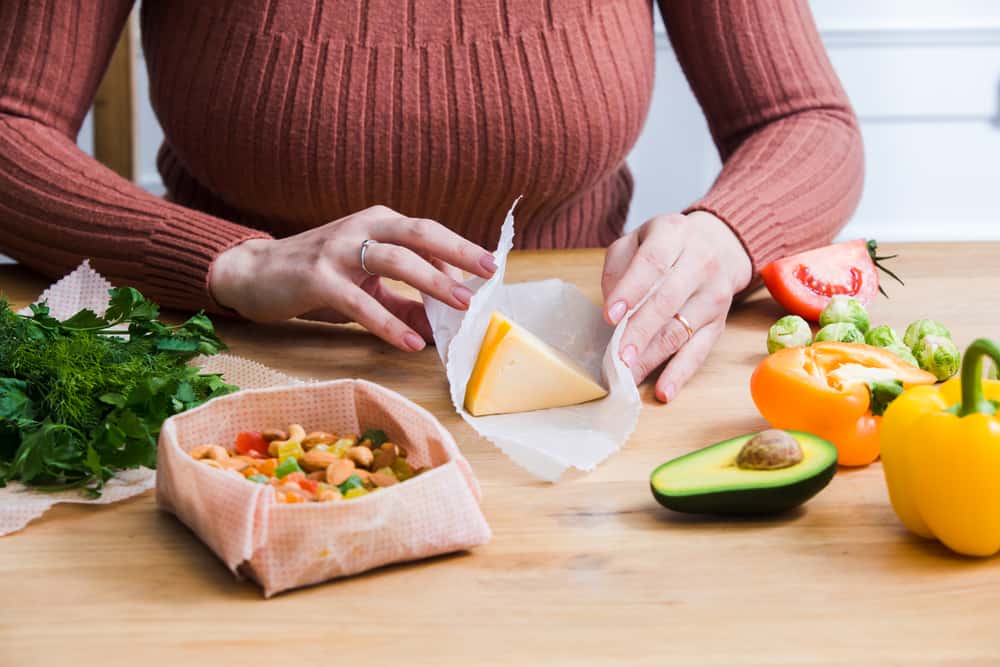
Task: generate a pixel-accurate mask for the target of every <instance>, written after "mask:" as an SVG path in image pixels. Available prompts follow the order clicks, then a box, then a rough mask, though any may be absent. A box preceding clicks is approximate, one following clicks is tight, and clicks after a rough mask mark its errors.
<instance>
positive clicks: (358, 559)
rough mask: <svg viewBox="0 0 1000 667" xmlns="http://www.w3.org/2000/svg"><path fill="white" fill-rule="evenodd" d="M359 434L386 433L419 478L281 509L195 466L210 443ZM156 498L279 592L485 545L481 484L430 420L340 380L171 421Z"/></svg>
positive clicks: (247, 487)
mask: <svg viewBox="0 0 1000 667" xmlns="http://www.w3.org/2000/svg"><path fill="white" fill-rule="evenodd" d="M293 423H299V424H302V425H303V426H305V428H306V429H307V430H310V429H311V430H324V431H332V432H335V433H360V432H361V431H363V430H364V429H368V428H380V429H382V430H384V431H385V432H386V434H387V435H388V436H389V438H390V440H392V441H393V442H395V443H397V444H399V445H400V446H401V447H404V448H405V449H406V450H407V452H408V456H409V459H408V460H409V461H410V462H411V463H412V464H413V465H414V466H417V467H426V466H431V467H432V468H433V469H432V470H428V471H426V472H424V473H422V474H420V475H419V476H418V477H415V478H413V479H410V480H407V481H406V482H403V483H401V484H397V485H395V486H391V487H388V488H384V489H380V490H379V491H377V492H375V493H372V494H370V495H366V496H361V497H359V498H354V499H351V500H342V501H334V502H326V503H301V504H284V503H278V502H277V500H276V498H275V495H274V489H273V488H271V487H270V486H268V485H265V484H255V483H252V482H248V481H246V480H244V479H239V478H237V477H236V476H234V475H232V474H230V473H228V472H226V471H223V470H218V469H215V468H211V467H209V466H206V465H204V464H201V463H198V462H197V461H195V460H194V459H192V458H191V457H190V456H189V455H188V454H187V451H188V450H190V449H193V448H194V447H196V446H198V445H201V444H205V443H217V444H221V445H224V446H228V445H229V444H230V443H232V442H233V440H234V438H235V436H236V434H237V433H239V432H240V431H246V430H255V429H256V430H260V429H265V428H283V427H284V426H286V425H288V424H293ZM158 452H159V454H158V456H159V460H158V464H157V479H156V500H157V503H158V504H159V506H160V507H161V508H162V509H164V510H166V511H168V512H171V513H173V514H175V515H176V516H177V518H179V519H180V520H181V521H183V522H184V523H185V524H186V525H187V526H188V527H189V528H191V530H193V531H194V532H195V534H197V535H198V537H200V538H201V540H202V541H203V542H205V544H207V545H208V547H209V548H210V549H212V551H214V552H215V553H216V555H218V556H219V558H221V559H222V561H223V562H224V563H225V564H226V566H227V567H228V568H229V569H230V570H232V571H233V573H234V574H236V575H237V576H240V575H241V574H244V575H246V576H248V577H250V578H251V579H253V580H254V581H256V582H257V583H258V584H259V585H260V586H261V588H262V589H263V591H264V595H265V596H267V597H270V596H271V595H273V594H274V593H277V592H280V591H284V590H287V589H290V588H296V587H299V586H307V585H309V584H315V583H319V582H321V581H326V580H327V579H333V578H336V577H343V576H347V575H351V574H357V573H359V572H364V571H365V570H370V569H372V568H374V567H378V566H380V565H386V564H389V563H399V562H403V561H409V560H416V559H419V558H426V557H428V556H435V555H438V554H444V553H449V552H452V551H460V550H464V549H469V548H471V547H474V546H477V545H480V544H485V543H486V542H488V541H489V539H490V537H491V532H490V528H489V525H488V524H487V523H486V519H485V517H484V516H483V513H482V510H481V509H480V507H479V500H480V490H479V483H478V481H477V480H476V478H475V475H473V473H472V469H471V467H470V466H469V463H468V461H466V460H465V457H463V456H462V454H461V452H459V450H458V446H457V445H456V444H455V440H454V438H452V437H451V434H449V433H448V432H447V431H446V430H445V429H444V427H443V426H442V425H441V423H440V422H438V420H437V419H435V418H434V416H433V415H431V414H430V413H429V412H427V411H426V410H424V409H423V408H421V407H420V406H418V405H416V404H415V403H413V402H412V401H410V400H408V399H406V398H404V397H403V396H401V395H399V394H397V393H396V392H393V391H390V390H388V389H385V388H384V387H381V386H379V385H377V384H374V383H371V382H366V381H364V380H334V381H331V382H320V383H314V384H303V385H296V386H289V387H272V388H267V389H251V390H245V391H241V392H238V393H235V394H232V395H230V396H223V397H221V398H217V399H215V400H213V401H210V402H209V403H206V404H205V405H203V406H201V407H198V408H195V409H194V410H190V411H188V412H184V413H182V414H179V415H175V416H174V417H171V418H170V419H168V420H166V421H165V422H164V424H163V428H162V430H161V432H160V441H159V449H158Z"/></svg>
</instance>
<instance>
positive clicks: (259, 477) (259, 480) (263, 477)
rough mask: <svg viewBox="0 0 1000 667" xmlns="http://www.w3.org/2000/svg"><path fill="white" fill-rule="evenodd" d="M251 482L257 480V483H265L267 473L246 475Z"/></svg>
mask: <svg viewBox="0 0 1000 667" xmlns="http://www.w3.org/2000/svg"><path fill="white" fill-rule="evenodd" d="M247 479H248V480H250V481H251V482H257V483H258V484H267V481H268V480H267V475H250V476H249V477H247Z"/></svg>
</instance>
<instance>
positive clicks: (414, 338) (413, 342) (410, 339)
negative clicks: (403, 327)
mask: <svg viewBox="0 0 1000 667" xmlns="http://www.w3.org/2000/svg"><path fill="white" fill-rule="evenodd" d="M403 343H405V344H406V347H408V348H410V349H411V350H412V351H414V352H419V351H420V350H422V349H424V346H425V345H426V343H425V342H424V339H423V338H421V337H420V336H418V335H417V334H415V333H413V332H412V331H407V332H406V333H405V334H403Z"/></svg>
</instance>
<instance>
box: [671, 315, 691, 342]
mask: <svg viewBox="0 0 1000 667" xmlns="http://www.w3.org/2000/svg"><path fill="white" fill-rule="evenodd" d="M674 319H675V320H677V321H678V322H680V323H681V324H682V325H684V331H687V333H688V340H691V337H692V336H694V329H692V328H691V323H690V322H688V321H687V318H686V317H684V316H683V315H681V314H680V313H676V314H674Z"/></svg>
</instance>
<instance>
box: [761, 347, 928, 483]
mask: <svg viewBox="0 0 1000 667" xmlns="http://www.w3.org/2000/svg"><path fill="white" fill-rule="evenodd" d="M935 381H936V379H935V377H934V376H933V375H931V374H930V373H928V372H926V371H922V370H920V369H919V368H916V367H915V366H911V365H910V364H908V363H906V362H905V361H903V360H902V359H900V358H899V357H897V356H896V355H895V354H893V353H892V352H889V351H888V350H885V349H883V348H879V347H872V346H870V345H863V344H860V343H826V342H823V343H814V344H812V345H810V346H809V347H790V348H786V349H784V350H778V351H777V352H775V353H774V354H771V355H769V356H768V357H766V358H765V359H764V360H763V361H762V362H761V363H760V365H759V366H757V369H756V370H755V371H754V373H753V376H752V377H751V378H750V394H751V396H752V397H753V401H754V403H755V404H756V405H757V409H758V410H759V411H760V414H761V415H762V416H763V417H764V419H766V420H767V421H768V423H770V424H771V426H773V427H774V428H780V429H787V430H793V431H806V432H807V433H812V434H813V435H817V436H819V437H821V438H823V439H824V440H829V441H830V442H832V443H833V444H834V445H836V446H837V462H838V463H840V465H844V466H863V465H868V464H869V463H871V462H872V461H874V460H875V459H877V458H878V455H879V436H878V431H879V422H880V421H881V419H882V418H881V416H880V415H881V413H882V410H883V409H884V406H885V404H886V403H887V402H888V401H890V400H892V399H893V398H894V397H895V396H896V395H898V393H900V392H901V391H902V390H903V389H904V388H909V387H912V386H915V385H924V384H934V382H935Z"/></svg>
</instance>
